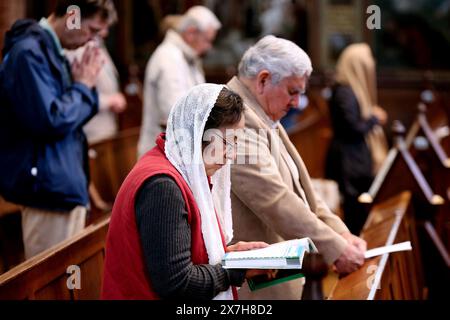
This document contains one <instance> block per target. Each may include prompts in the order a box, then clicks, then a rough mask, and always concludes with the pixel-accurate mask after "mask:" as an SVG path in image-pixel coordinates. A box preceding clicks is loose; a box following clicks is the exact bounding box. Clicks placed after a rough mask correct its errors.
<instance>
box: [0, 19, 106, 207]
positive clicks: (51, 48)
mask: <svg viewBox="0 0 450 320" xmlns="http://www.w3.org/2000/svg"><path fill="white" fill-rule="evenodd" d="M3 56H4V61H3V63H2V64H1V65H0V194H1V195H2V196H3V197H5V198H6V199H7V200H8V201H11V202H15V203H18V204H21V205H25V206H29V207H33V208H39V209H45V210H58V211H60V210H63V211H69V210H72V209H73V208H74V207H76V206H78V205H83V206H86V205H87V204H88V203H89V195H88V180H89V178H88V177H89V174H88V158H87V142H86V137H85V135H84V133H83V131H82V127H83V125H85V124H86V123H87V122H88V121H89V120H90V119H91V118H92V117H93V116H94V115H95V114H96V113H97V112H98V96H97V93H96V91H95V90H91V89H89V88H88V87H86V86H85V85H83V84H81V83H72V79H71V75H70V71H69V70H70V67H69V66H68V64H67V60H66V59H65V58H63V57H62V56H61V55H60V54H59V52H58V49H57V46H56V44H55V43H54V41H53V38H52V37H51V35H50V33H49V32H48V31H45V30H44V29H43V28H42V27H40V26H39V24H38V23H36V22H35V21H32V20H20V21H18V22H16V23H15V24H14V26H13V27H12V29H11V30H10V31H8V33H7V35H6V39H5V46H4V49H3ZM64 64H66V66H67V68H66V69H64Z"/></svg>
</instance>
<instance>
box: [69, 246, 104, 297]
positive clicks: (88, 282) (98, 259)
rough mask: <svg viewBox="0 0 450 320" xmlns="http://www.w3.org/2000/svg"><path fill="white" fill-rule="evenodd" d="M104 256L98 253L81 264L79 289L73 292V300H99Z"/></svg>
mask: <svg viewBox="0 0 450 320" xmlns="http://www.w3.org/2000/svg"><path fill="white" fill-rule="evenodd" d="M103 263H104V254H103V252H98V253H97V254H95V255H94V256H93V257H91V258H89V259H88V260H87V261H85V262H83V264H81V266H80V269H81V289H80V290H74V299H75V300H98V299H100V294H101V289H102V286H101V284H102V279H103Z"/></svg>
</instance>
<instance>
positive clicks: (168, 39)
mask: <svg viewBox="0 0 450 320" xmlns="http://www.w3.org/2000/svg"><path fill="white" fill-rule="evenodd" d="M221 27H222V25H221V23H220V21H219V20H218V19H217V17H216V16H215V15H214V13H212V12H211V11H210V10H209V9H208V8H206V7H203V6H194V7H192V8H191V9H189V10H188V11H187V12H186V13H185V14H184V15H183V17H182V18H181V20H180V22H179V24H178V26H177V27H176V30H168V31H167V34H166V36H165V39H164V41H163V42H162V44H161V45H160V46H159V47H158V48H157V49H156V51H155V52H154V54H153V56H152V57H151V59H150V61H149V62H148V65H147V69H146V74H145V83H144V110H143V123H142V128H141V136H140V139H139V145H138V155H139V157H141V156H143V155H144V154H145V153H146V152H148V151H150V149H152V148H153V147H154V146H155V140H156V138H157V136H158V135H159V134H160V133H161V132H162V131H164V129H165V126H166V122H167V118H168V116H169V113H170V110H171V109H172V106H173V105H174V104H175V103H176V102H177V100H178V99H179V98H180V97H182V96H183V95H185V94H187V92H188V91H189V90H190V89H191V88H193V87H194V86H196V85H198V84H202V83H205V75H204V71H203V67H202V61H201V58H202V57H203V56H205V55H206V53H207V52H208V51H209V50H210V49H211V48H212V44H213V42H214V40H215V38H216V35H217V32H218V30H219V29H220V28H221Z"/></svg>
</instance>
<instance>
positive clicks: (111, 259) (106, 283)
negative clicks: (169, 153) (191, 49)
mask: <svg viewBox="0 0 450 320" xmlns="http://www.w3.org/2000/svg"><path fill="white" fill-rule="evenodd" d="M164 146H165V141H164V136H163V135H161V136H160V137H159V138H158V140H157V146H156V147H155V148H154V149H153V150H152V151H150V152H149V153H147V154H146V155H145V156H144V157H143V158H142V159H141V160H140V161H139V162H138V164H137V165H136V166H135V167H134V169H133V170H132V171H131V173H130V174H129V175H128V177H127V178H126V180H125V182H124V183H123V185H122V187H121V188H120V190H119V193H118V195H117V198H116V201H115V203H114V208H113V213H112V217H111V224H110V226H109V231H108V237H107V240H106V258H105V265H104V272H103V273H104V274H103V288H102V299H105V300H159V297H158V295H157V294H156V293H155V292H154V291H153V289H152V284H151V281H150V278H149V276H148V272H147V267H146V263H145V260H144V254H143V249H142V246H141V242H140V237H139V232H138V229H137V226H136V219H135V199H136V195H137V192H138V191H139V189H140V188H141V186H142V185H143V184H144V182H145V181H147V180H148V179H150V178H151V177H153V176H156V175H160V174H164V175H168V176H170V177H171V178H173V179H174V180H175V182H176V183H177V185H178V187H179V188H180V189H181V192H182V194H183V199H184V201H185V203H186V206H187V208H186V210H187V212H188V222H189V225H190V228H191V239H192V240H191V258H192V262H193V264H194V265H200V264H208V254H207V252H206V248H205V243H204V240H203V235H202V230H201V218H200V211H199V209H198V207H197V204H196V202H195V198H194V196H193V194H192V192H191V190H190V188H189V186H188V185H187V183H186V182H185V180H184V179H183V177H182V176H181V174H180V173H179V172H178V171H177V170H176V169H175V167H174V166H173V165H172V164H171V163H170V161H169V160H168V159H167V158H166V156H165V152H164ZM222 239H223V235H222ZM233 291H234V292H235V290H233ZM235 297H236V295H235Z"/></svg>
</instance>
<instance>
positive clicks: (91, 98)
mask: <svg viewBox="0 0 450 320" xmlns="http://www.w3.org/2000/svg"><path fill="white" fill-rule="evenodd" d="M72 88H73V89H75V90H77V91H78V92H80V93H81V94H82V95H83V97H85V98H86V99H87V100H88V102H89V104H91V105H95V106H96V108H97V109H98V107H99V106H98V105H99V97H98V93H97V89H95V88H93V89H89V88H88V87H87V86H86V85H84V84H82V83H80V82H75V83H74V84H73V85H72Z"/></svg>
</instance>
